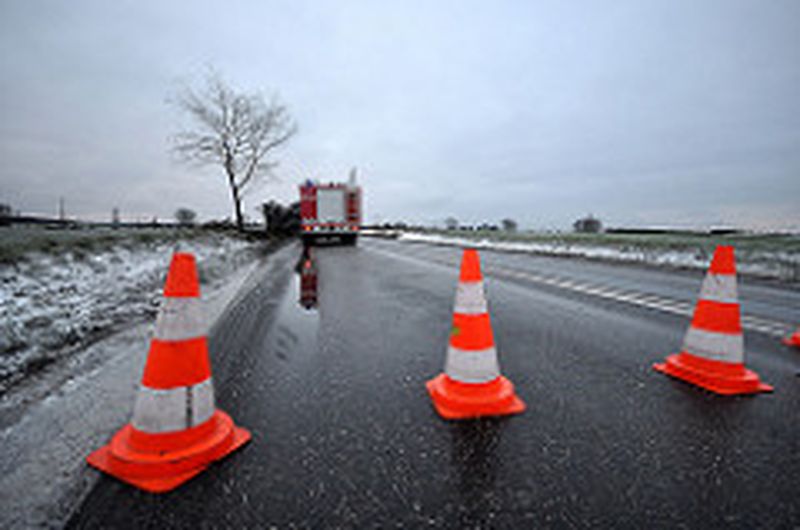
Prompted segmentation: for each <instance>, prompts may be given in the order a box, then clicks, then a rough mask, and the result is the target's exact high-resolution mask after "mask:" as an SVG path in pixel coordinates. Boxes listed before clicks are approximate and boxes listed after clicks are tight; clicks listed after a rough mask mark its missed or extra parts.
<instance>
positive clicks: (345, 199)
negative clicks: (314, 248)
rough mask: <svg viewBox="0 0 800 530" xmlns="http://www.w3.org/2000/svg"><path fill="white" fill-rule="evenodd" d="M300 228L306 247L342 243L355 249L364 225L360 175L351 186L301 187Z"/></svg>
mask: <svg viewBox="0 0 800 530" xmlns="http://www.w3.org/2000/svg"><path fill="white" fill-rule="evenodd" d="M300 225H301V227H302V237H303V242H304V243H306V244H314V243H318V242H320V243H322V242H325V243H331V242H338V243H341V244H344V245H355V244H356V241H357V239H358V230H359V227H360V225H361V187H360V186H357V185H356V172H355V169H353V170H352V171H351V172H350V180H349V181H348V182H347V183H332V182H331V183H327V184H323V183H320V182H314V181H311V180H308V181H306V182H304V183H303V184H301V185H300Z"/></svg>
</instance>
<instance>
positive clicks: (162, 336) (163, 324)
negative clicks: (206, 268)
mask: <svg viewBox="0 0 800 530" xmlns="http://www.w3.org/2000/svg"><path fill="white" fill-rule="evenodd" d="M207 328H208V323H207V321H206V318H205V312H204V311H203V305H202V301H201V300H200V298H197V297H193V298H178V297H166V298H164V302H163V304H162V305H161V308H160V310H159V312H158V317H157V318H156V331H155V338H157V339H159V340H186V339H195V338H198V337H202V336H204V335H205V334H206V331H208V329H207Z"/></svg>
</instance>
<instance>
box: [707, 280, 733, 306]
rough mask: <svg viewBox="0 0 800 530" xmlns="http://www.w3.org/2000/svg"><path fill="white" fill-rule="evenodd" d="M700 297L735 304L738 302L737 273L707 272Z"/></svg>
mask: <svg viewBox="0 0 800 530" xmlns="http://www.w3.org/2000/svg"><path fill="white" fill-rule="evenodd" d="M700 298H702V299H703V300H713V301H715V302H722V303H725V304H735V303H737V302H738V299H737V297H736V275H734V274H713V273H708V274H706V277H705V279H704V280H703V287H702V289H701V290H700Z"/></svg>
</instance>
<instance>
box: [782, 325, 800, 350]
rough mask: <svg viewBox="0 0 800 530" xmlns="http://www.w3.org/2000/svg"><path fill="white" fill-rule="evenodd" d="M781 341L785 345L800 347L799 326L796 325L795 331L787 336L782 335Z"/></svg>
mask: <svg viewBox="0 0 800 530" xmlns="http://www.w3.org/2000/svg"><path fill="white" fill-rule="evenodd" d="M783 343H784V344H786V345H787V346H796V347H798V348H800V327H798V328H797V329H796V330H795V332H794V333H792V334H791V335H789V336H788V337H784V339H783Z"/></svg>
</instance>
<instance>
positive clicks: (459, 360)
mask: <svg viewBox="0 0 800 530" xmlns="http://www.w3.org/2000/svg"><path fill="white" fill-rule="evenodd" d="M426 387H427V388H428V393H429V394H430V396H431V399H432V400H433V406H434V407H435V408H436V411H437V412H438V413H439V415H441V416H442V417H443V418H446V419H453V420H455V419H464V418H477V417H480V416H504V415H508V414H517V413H520V412H522V411H524V410H525V403H523V402H522V400H521V399H519V398H518V397H517V395H516V394H515V393H514V385H513V384H512V383H511V381H509V380H508V379H506V378H505V377H503V376H502V375H500V368H499V366H498V363H497V350H496V349H495V345H494V336H493V334H492V326H491V322H490V321H489V312H488V310H487V307H486V298H485V296H484V292H483V277H482V276H481V266H480V258H479V257H478V252H477V251H475V250H473V249H467V250H465V251H464V255H463V257H462V259H461V275H460V278H459V281H458V289H457V290H456V301H455V308H454V311H453V328H452V332H451V333H450V347H449V348H448V350H447V361H446V363H445V372H444V373H443V374H440V375H439V376H437V377H435V378H434V379H431V380H430V381H428V382H427V383H426Z"/></svg>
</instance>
